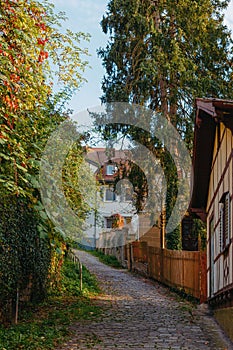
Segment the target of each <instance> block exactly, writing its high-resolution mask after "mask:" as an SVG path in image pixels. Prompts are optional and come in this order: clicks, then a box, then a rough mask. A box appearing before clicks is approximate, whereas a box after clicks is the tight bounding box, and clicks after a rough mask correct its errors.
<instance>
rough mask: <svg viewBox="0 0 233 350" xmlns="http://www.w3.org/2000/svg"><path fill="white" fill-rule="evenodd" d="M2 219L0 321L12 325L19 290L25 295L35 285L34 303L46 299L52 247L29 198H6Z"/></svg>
mask: <svg viewBox="0 0 233 350" xmlns="http://www.w3.org/2000/svg"><path fill="white" fill-rule="evenodd" d="M0 217H1V221H0V276H1V278H0V308H1V315H0V322H1V321H2V322H10V321H11V319H12V317H13V314H11V307H12V304H13V305H14V303H15V298H16V291H17V289H18V290H19V295H20V296H22V295H23V291H24V290H25V288H26V287H28V285H29V284H31V295H30V299H31V300H33V301H41V300H43V299H44V297H45V296H46V291H47V282H48V270H49V266H50V259H51V257H50V246H49V242H48V241H47V240H41V239H40V235H39V232H38V223H39V218H38V216H37V214H36V212H35V210H33V209H32V208H30V206H29V203H28V201H26V200H25V199H23V198H20V197H16V196H11V197H5V198H2V200H1V203H0Z"/></svg>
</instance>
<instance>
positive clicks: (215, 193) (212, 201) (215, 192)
mask: <svg viewBox="0 0 233 350" xmlns="http://www.w3.org/2000/svg"><path fill="white" fill-rule="evenodd" d="M232 159H233V150H232V151H231V154H230V156H229V158H228V160H227V162H226V165H225V168H224V169H223V172H222V175H221V178H220V180H219V182H218V185H217V188H216V190H215V191H214V195H213V197H212V200H211V202H210V205H209V207H208V210H207V213H209V211H210V209H211V208H212V205H213V203H214V201H215V198H216V196H217V194H218V192H219V188H220V186H221V184H222V182H223V180H224V176H225V175H226V172H227V170H228V168H229V167H230V163H231V160H232Z"/></svg>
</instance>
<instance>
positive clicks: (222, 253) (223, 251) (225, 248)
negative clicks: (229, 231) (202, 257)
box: [214, 239, 232, 263]
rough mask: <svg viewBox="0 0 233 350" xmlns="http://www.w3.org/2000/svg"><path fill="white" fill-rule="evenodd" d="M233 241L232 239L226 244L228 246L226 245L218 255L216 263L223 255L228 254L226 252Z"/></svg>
mask: <svg viewBox="0 0 233 350" xmlns="http://www.w3.org/2000/svg"><path fill="white" fill-rule="evenodd" d="M231 243H232V239H230V243H229V244H228V245H226V247H224V249H223V250H222V251H221V252H220V253H219V254H218V255H217V256H216V258H215V259H214V263H216V262H217V261H218V260H219V258H220V257H221V256H222V255H225V254H226V252H227V251H228V250H229V249H230V246H231Z"/></svg>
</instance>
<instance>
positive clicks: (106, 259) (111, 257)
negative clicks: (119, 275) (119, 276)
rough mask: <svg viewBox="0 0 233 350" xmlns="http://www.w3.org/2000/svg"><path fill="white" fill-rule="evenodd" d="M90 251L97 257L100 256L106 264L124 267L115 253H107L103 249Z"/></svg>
mask: <svg viewBox="0 0 233 350" xmlns="http://www.w3.org/2000/svg"><path fill="white" fill-rule="evenodd" d="M90 253H91V254H92V255H94V256H96V257H97V258H99V260H100V261H101V262H103V263H104V264H106V265H109V266H112V267H115V268H122V266H121V263H120V262H119V261H118V260H117V258H116V257H115V256H114V255H105V254H104V253H102V252H101V251H97V250H93V251H90Z"/></svg>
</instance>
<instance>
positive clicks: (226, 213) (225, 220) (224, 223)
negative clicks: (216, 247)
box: [219, 192, 231, 251]
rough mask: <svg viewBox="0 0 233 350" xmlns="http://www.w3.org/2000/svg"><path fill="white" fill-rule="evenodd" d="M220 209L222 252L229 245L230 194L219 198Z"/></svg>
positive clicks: (227, 193)
mask: <svg viewBox="0 0 233 350" xmlns="http://www.w3.org/2000/svg"><path fill="white" fill-rule="evenodd" d="M220 203H221V208H220V235H219V240H220V242H219V243H220V251H222V250H224V249H225V248H226V247H227V246H228V245H229V243H230V231H231V227H230V224H231V218H230V216H231V215H230V213H231V211H230V193H229V192H226V193H224V195H223V196H222V198H221V201H220Z"/></svg>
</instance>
